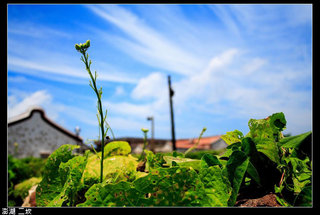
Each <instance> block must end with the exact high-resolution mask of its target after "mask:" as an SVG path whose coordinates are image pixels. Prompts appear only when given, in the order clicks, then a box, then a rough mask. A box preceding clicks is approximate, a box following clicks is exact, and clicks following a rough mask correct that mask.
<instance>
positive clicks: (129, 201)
mask: <svg viewBox="0 0 320 215" xmlns="http://www.w3.org/2000/svg"><path fill="white" fill-rule="evenodd" d="M85 196H86V201H85V202H84V203H82V204H79V205H78V206H80V207H86V206H185V205H190V206H192V205H198V206H199V205H200V201H201V200H203V201H204V200H205V198H204V197H205V194H204V188H203V184H202V183H201V181H200V179H199V177H198V175H197V173H196V172H195V171H194V170H193V169H192V168H184V167H173V168H159V169H154V170H152V171H151V172H150V173H149V174H148V175H147V176H145V177H141V178H138V179H137V180H135V181H133V182H119V183H116V184H106V183H103V184H96V185H94V186H92V187H91V188H90V189H89V190H88V191H87V193H86V194H85Z"/></svg>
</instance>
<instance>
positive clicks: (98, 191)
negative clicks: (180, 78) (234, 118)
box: [37, 113, 312, 207]
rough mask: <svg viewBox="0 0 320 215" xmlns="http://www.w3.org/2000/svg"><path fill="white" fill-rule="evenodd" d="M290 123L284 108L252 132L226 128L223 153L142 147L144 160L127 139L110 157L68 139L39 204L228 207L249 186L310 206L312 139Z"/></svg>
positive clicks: (52, 160) (53, 160)
mask: <svg viewBox="0 0 320 215" xmlns="http://www.w3.org/2000/svg"><path fill="white" fill-rule="evenodd" d="M285 126H286V121H285V118H284V115H283V114H282V113H277V114H273V115H271V116H270V117H268V118H266V119H260V120H259V119H258V120H253V119H251V120H250V121H249V128H250V131H249V133H248V134H247V135H246V136H244V135H242V133H241V132H240V131H237V130H235V131H233V132H227V134H226V135H225V136H224V140H227V142H228V144H229V146H228V147H227V148H226V150H225V151H224V153H223V154H222V155H217V154H216V155H215V154H210V153H204V154H202V155H201V158H200V159H192V158H189V157H185V156H184V155H185V154H183V153H179V152H171V153H153V152H151V151H149V150H144V151H143V153H144V157H143V160H139V159H138V158H136V157H133V156H132V155H131V154H130V152H131V148H130V146H129V144H128V143H126V142H121V141H114V142H111V143H109V144H108V145H107V146H106V147H105V149H104V154H105V156H102V152H99V153H97V154H92V153H89V152H87V153H86V155H85V156H79V155H78V156H74V155H72V153H71V151H72V150H73V149H74V147H71V146H70V145H69V146H68V145H66V146H64V147H61V148H59V149H58V150H57V151H56V152H54V153H53V154H52V155H51V156H50V157H49V159H48V162H47V164H46V168H45V174H44V178H43V180H42V181H41V183H40V185H39V187H38V189H37V192H38V193H37V203H38V199H39V205H40V206H77V207H109V206H118V207H136V206H195V207H229V206H234V205H235V204H236V202H237V200H238V196H239V193H241V192H243V190H245V189H248V188H250V189H253V190H258V191H261V192H262V193H269V192H273V193H276V195H277V196H276V198H277V201H278V202H279V204H281V205H283V206H310V205H311V203H312V195H311V191H312V189H311V175H312V168H311V167H312V165H311V160H310V157H309V156H308V154H309V153H307V151H306V149H307V148H308V147H306V146H308V145H309V144H311V142H308V141H309V140H310V139H311V138H310V135H311V132H308V133H305V134H302V135H297V136H292V137H283V135H282V133H281V131H282V130H283V129H284V128H285ZM200 136H201V135H200ZM101 158H102V159H103V166H104V170H103V173H104V174H103V180H102V182H100V181H99V176H100V175H99V163H100V159H101ZM141 164H142V165H144V168H142V169H141V168H138V167H139V165H141ZM49 179H50V180H49ZM38 194H39V195H38Z"/></svg>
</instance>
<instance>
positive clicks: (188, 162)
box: [163, 156, 201, 170]
mask: <svg viewBox="0 0 320 215" xmlns="http://www.w3.org/2000/svg"><path fill="white" fill-rule="evenodd" d="M163 159H164V160H165V161H166V163H167V164H168V165H169V166H172V164H173V162H175V163H176V164H178V165H179V166H181V167H192V168H193V169H196V170H200V168H201V160H196V159H191V158H181V157H172V156H163Z"/></svg>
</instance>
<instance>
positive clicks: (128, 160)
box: [82, 155, 138, 185]
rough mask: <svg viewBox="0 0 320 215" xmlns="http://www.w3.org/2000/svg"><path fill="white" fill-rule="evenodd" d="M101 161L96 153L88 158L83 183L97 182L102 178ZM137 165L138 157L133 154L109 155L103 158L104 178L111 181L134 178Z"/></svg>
mask: <svg viewBox="0 0 320 215" xmlns="http://www.w3.org/2000/svg"><path fill="white" fill-rule="evenodd" d="M100 162H101V161H100V159H99V157H98V156H96V155H92V156H90V157H89V158H88V164H87V167H86V169H85V170H84V173H83V178H82V181H83V183H85V184H89V185H90V181H91V182H96V181H97V180H98V179H99V178H100V168H101V167H100ZM137 165H138V161H137V158H135V157H133V156H132V155H128V156H121V155H115V156H110V157H107V158H105V159H104V160H103V180H104V181H105V180H108V181H109V182H115V181H121V180H133V179H134V178H135V173H136V168H137Z"/></svg>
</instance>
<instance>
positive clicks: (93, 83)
mask: <svg viewBox="0 0 320 215" xmlns="http://www.w3.org/2000/svg"><path fill="white" fill-rule="evenodd" d="M84 45H86V47H83V46H82V44H81V45H80V46H79V45H76V49H77V50H78V51H79V52H80V53H81V54H82V55H83V57H82V58H81V60H82V61H83V62H84V64H85V66H86V70H87V71H88V73H89V75H90V78H91V81H90V86H91V87H92V89H93V90H94V92H95V93H96V95H97V98H98V112H99V114H100V123H99V125H100V128H101V164H100V166H101V171H100V182H102V180H103V158H104V138H105V134H104V120H105V119H104V117H103V111H102V103H101V94H102V91H101V90H98V88H97V85H96V77H97V75H96V73H95V77H93V75H92V73H91V70H90V64H91V61H89V62H88V57H89V55H88V54H86V50H87V48H89V46H90V41H89V43H88V42H87V43H86V44H84Z"/></svg>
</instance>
